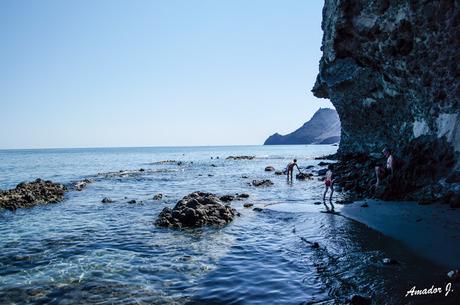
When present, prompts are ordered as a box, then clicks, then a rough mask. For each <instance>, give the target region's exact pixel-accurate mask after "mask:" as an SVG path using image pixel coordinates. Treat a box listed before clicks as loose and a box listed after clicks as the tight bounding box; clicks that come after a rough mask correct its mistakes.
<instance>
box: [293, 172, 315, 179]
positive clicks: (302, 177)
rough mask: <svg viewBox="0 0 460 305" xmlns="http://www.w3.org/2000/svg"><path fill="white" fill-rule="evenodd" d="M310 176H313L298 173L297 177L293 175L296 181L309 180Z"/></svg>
mask: <svg viewBox="0 0 460 305" xmlns="http://www.w3.org/2000/svg"><path fill="white" fill-rule="evenodd" d="M311 176H313V175H312V174H306V173H298V174H297V175H295V178H296V179H297V180H309V179H311Z"/></svg>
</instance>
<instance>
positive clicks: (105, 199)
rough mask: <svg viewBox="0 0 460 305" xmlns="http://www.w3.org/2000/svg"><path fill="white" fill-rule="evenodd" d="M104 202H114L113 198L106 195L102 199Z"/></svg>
mask: <svg viewBox="0 0 460 305" xmlns="http://www.w3.org/2000/svg"><path fill="white" fill-rule="evenodd" d="M101 202H102V203H112V202H113V200H112V199H110V198H109V197H104V199H102V200H101Z"/></svg>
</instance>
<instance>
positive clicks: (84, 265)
mask: <svg viewBox="0 0 460 305" xmlns="http://www.w3.org/2000/svg"><path fill="white" fill-rule="evenodd" d="M336 149H337V147H335V146H330V145H314V146H303V145H299V146H240V147H194V148H193V147H187V148H185V147H184V148H180V147H176V148H100V149H57V150H54V149H50V150H4V151H0V189H8V188H12V187H14V186H15V185H16V184H17V183H19V182H21V181H29V180H33V179H35V178H38V177H40V178H43V179H51V180H53V181H56V182H61V183H65V184H71V183H73V182H74V181H77V180H81V179H84V178H90V179H92V180H94V183H92V184H90V185H89V186H88V187H87V188H85V189H84V190H83V191H81V192H77V191H70V192H69V193H68V194H67V195H66V198H65V200H64V201H63V202H61V203H58V204H50V205H42V206H37V207H35V208H32V209H19V210H17V211H16V212H15V213H12V212H9V211H0V232H2V234H1V237H0V249H1V252H0V267H1V268H0V303H1V304H300V303H303V304H344V303H345V301H346V299H347V298H348V297H349V296H351V295H352V294H355V293H358V294H363V295H368V296H372V298H373V299H374V300H375V301H376V302H377V303H376V304H400V303H402V304H405V303H407V304H419V303H420V304H432V302H433V301H432V300H431V299H429V298H426V297H424V298H418V299H411V300H407V299H405V298H404V295H405V291H407V290H408V289H410V288H411V286H412V284H414V285H417V286H419V285H420V286H421V285H428V284H429V287H431V284H432V282H433V281H435V282H439V281H440V279H441V278H442V277H443V276H444V275H445V270H443V269H441V268H438V267H436V266H434V265H431V264H430V263H429V262H426V261H423V260H421V259H419V258H418V256H417V255H416V254H413V253H410V251H408V250H407V249H406V248H405V247H404V246H403V245H401V244H399V243H398V242H396V241H394V240H391V239H389V238H387V237H385V236H383V235H381V234H379V233H377V232H375V231H373V230H371V229H369V228H367V227H365V226H364V225H361V224H359V223H356V222H354V221H351V220H349V219H346V218H344V217H341V216H336V215H332V214H325V213H319V212H320V211H321V210H324V206H323V205H315V204H314V202H316V201H318V200H320V199H321V195H322V191H323V185H322V182H320V181H318V180H317V178H316V177H315V179H314V180H311V181H294V182H293V183H287V181H286V180H285V177H284V176H275V175H274V174H273V173H272V172H265V171H264V168H265V166H267V165H272V166H274V167H275V168H277V169H282V168H284V167H285V166H286V164H287V163H288V162H289V161H290V160H291V159H292V158H294V157H296V158H297V159H298V160H299V164H300V165H301V166H303V167H306V166H309V165H314V166H315V168H314V169H313V170H317V169H319V168H320V167H318V166H317V164H318V162H319V161H317V160H314V157H315V156H319V155H325V154H330V153H334V152H335V151H336ZM230 155H255V156H256V159H254V160H235V161H233V160H225V158H226V157H227V156H230ZM217 157H219V159H217ZM163 160H176V161H181V162H182V164H181V165H178V164H177V163H161V162H160V161H163ZM213 165H214V166H213ZM140 168H143V169H145V171H143V172H140V171H139V169H140ZM120 170H124V172H122V173H120V172H119V171H120ZM242 176H247V177H248V178H242ZM267 178H268V179H271V180H272V181H273V182H274V183H275V185H274V186H273V187H269V188H255V187H252V186H250V185H248V182H250V181H252V179H267ZM197 190H200V191H206V192H214V193H217V194H219V195H224V194H232V193H243V192H244V193H248V194H250V197H249V198H248V199H247V200H245V201H234V202H232V206H233V207H235V208H236V209H237V210H239V211H240V213H241V216H240V217H238V218H237V219H236V220H235V221H234V222H233V223H231V224H230V225H228V226H227V227H225V228H222V229H213V228H204V229H196V230H182V231H180V230H172V229H165V228H156V227H155V226H154V225H153V222H154V220H155V218H156V216H157V215H158V214H159V212H160V211H161V210H162V209H163V208H164V207H166V206H170V207H172V206H174V204H175V203H176V202H177V201H178V200H179V199H180V198H182V197H183V196H185V195H187V194H188V193H190V192H193V191H197ZM157 193H162V194H164V197H163V200H161V201H154V200H152V197H153V195H155V194H157ZM338 196H340V194H338ZM104 197H110V198H112V199H113V200H114V201H115V202H114V203H112V204H103V203H101V199H102V198H104ZM132 199H134V200H136V202H137V203H136V204H129V203H128V201H129V200H132ZM245 202H251V203H254V206H256V207H262V208H265V210H264V211H263V212H255V211H252V209H245V208H243V203H245ZM337 208H338V209H340V207H339V206H338V207H337ZM305 240H308V241H311V242H318V243H319V244H320V249H313V248H312V247H310V246H309V244H308V243H307V242H305ZM384 257H396V258H397V259H398V260H399V261H401V265H400V266H397V267H388V266H383V265H381V264H380V263H379V262H380V260H381V259H382V258H384ZM435 300H436V303H437V304H442V303H445V304H449V303H451V302H453V299H452V298H441V297H438V298H435ZM410 302H412V303H410Z"/></svg>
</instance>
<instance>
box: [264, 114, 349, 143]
mask: <svg viewBox="0 0 460 305" xmlns="http://www.w3.org/2000/svg"><path fill="white" fill-rule="evenodd" d="M338 142H340V119H339V115H338V114H337V111H335V110H334V109H330V108H320V109H319V110H318V111H316V112H315V114H314V115H313V117H312V118H311V119H310V121H308V122H306V123H305V124H303V126H302V127H300V128H299V129H297V130H296V131H294V132H291V133H290V134H287V135H284V136H283V135H280V134H279V133H275V134H274V135H272V136H270V137H268V139H267V140H265V143H264V145H285V144H333V143H338Z"/></svg>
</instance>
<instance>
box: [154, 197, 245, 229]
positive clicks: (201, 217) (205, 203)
mask: <svg viewBox="0 0 460 305" xmlns="http://www.w3.org/2000/svg"><path fill="white" fill-rule="evenodd" d="M237 215H238V213H237V212H236V210H235V209H233V208H232V207H230V206H226V205H223V204H222V203H221V201H220V199H219V197H217V196H216V195H215V194H211V193H203V192H194V193H191V194H189V195H187V196H185V197H184V198H182V199H181V200H180V201H179V202H177V204H176V205H175V206H174V208H173V209H171V208H169V207H167V208H164V209H163V211H161V213H160V214H159V215H158V218H157V220H156V221H155V225H157V226H159V227H174V228H184V227H189V228H195V227H202V226H214V227H222V226H225V225H226V224H228V223H230V222H231V221H232V220H233V219H234V217H235V216H237Z"/></svg>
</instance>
